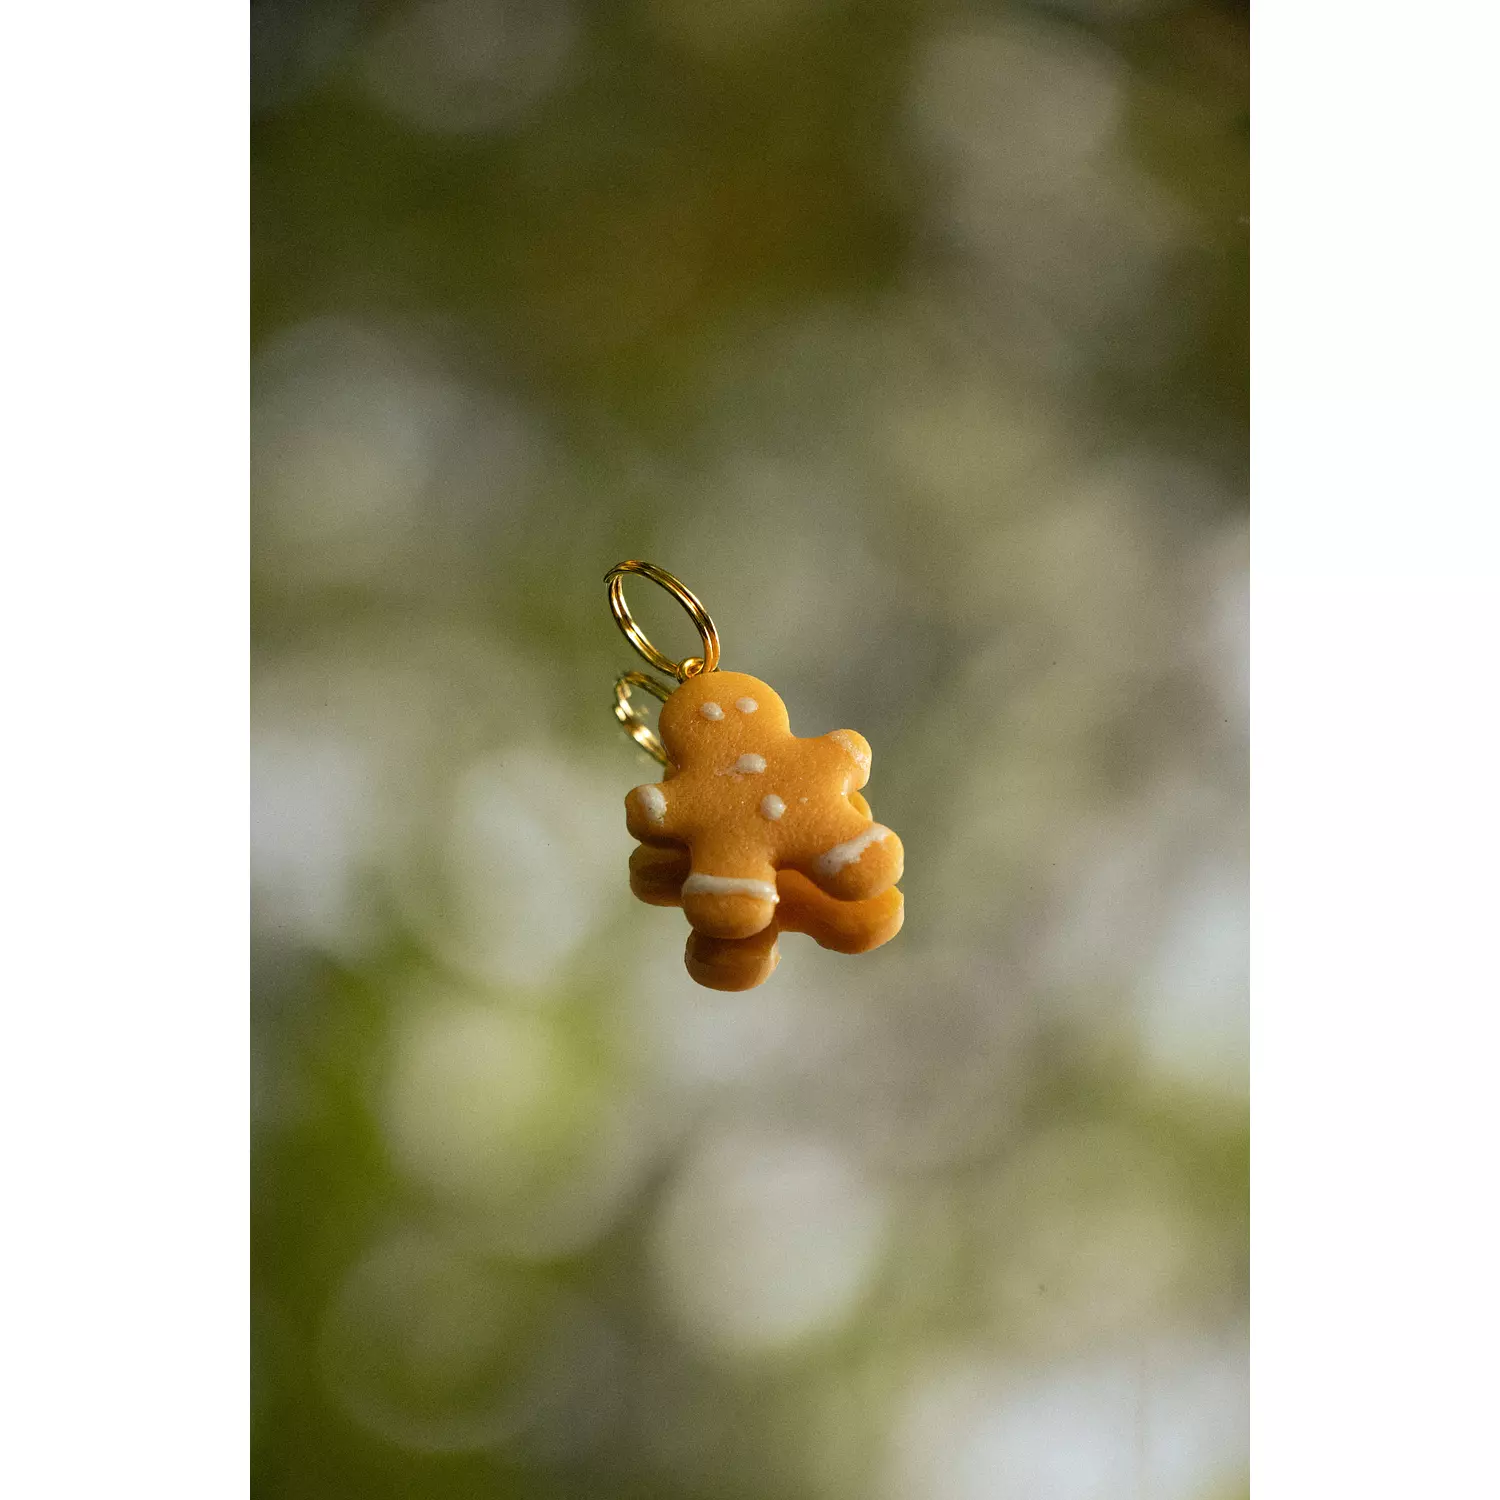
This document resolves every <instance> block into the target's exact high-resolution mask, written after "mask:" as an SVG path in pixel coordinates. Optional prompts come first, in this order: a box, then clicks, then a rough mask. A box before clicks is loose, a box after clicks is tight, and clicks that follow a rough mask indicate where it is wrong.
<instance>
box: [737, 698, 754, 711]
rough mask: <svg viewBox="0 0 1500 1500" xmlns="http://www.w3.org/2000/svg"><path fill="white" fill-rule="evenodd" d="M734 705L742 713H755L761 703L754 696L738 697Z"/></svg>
mask: <svg viewBox="0 0 1500 1500" xmlns="http://www.w3.org/2000/svg"><path fill="white" fill-rule="evenodd" d="M734 706H735V707H736V708H737V709H739V711H740V712H741V713H742V714H753V713H754V712H755V710H756V709H757V708H759V707H760V704H758V703H757V702H756V701H755V699H754V698H737V699H736V700H735V704H734Z"/></svg>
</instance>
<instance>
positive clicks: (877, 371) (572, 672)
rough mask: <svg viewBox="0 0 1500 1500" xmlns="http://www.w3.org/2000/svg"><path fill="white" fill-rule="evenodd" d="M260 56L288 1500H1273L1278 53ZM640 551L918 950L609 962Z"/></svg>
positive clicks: (269, 814) (314, 18)
mask: <svg viewBox="0 0 1500 1500" xmlns="http://www.w3.org/2000/svg"><path fill="white" fill-rule="evenodd" d="M252 24H253V42H254V80H253V85H254V86H253V93H254V99H255V120H254V126H253V150H254V159H253V184H254V200H253V216H254V245H253V260H254V288H253V323H254V350H253V357H254V371H253V393H254V394H253V399H254V412H253V433H254V475H253V479H254V497H255V498H254V518H253V556H254V580H253V587H254V634H255V659H254V705H253V711H254V724H255V737H254V747H253V764H254V806H253V851H254V870H253V883H254V884H253V889H254V903H253V905H254V910H253V918H254V976H255V994H254V1011H253V1057H254V1077H253V1097H254V1110H255V1116H254V1192H255V1201H254V1235H255V1239H254V1247H253V1267H254V1288H253V1311H254V1371H253V1375H254V1380H253V1385H254V1402H253V1412H252V1423H253V1442H254V1484H255V1490H256V1493H257V1494H258V1495H261V1496H264V1497H266V1500H272V1497H287V1500H293V1497H296V1500H341V1497H350V1500H355V1497H358V1500H382V1497H397V1496H401V1497H418V1496H420V1497H435V1500H444V1497H451V1500H469V1497H475V1500H477V1497H526V1500H553V1497H556V1500H582V1497H642V1500H646V1497H650V1500H690V1497H705V1500H706V1497H757V1500H760V1497H765V1500H1113V1497H1119V1500H1233V1497H1235V1496H1239V1495H1242V1494H1244V1493H1245V1489H1246V1463H1247V1458H1246V1405H1247V1400H1246V1369H1245V1364H1246V1346H1245V1322H1246V1300H1247V1289H1246V1259H1247V1204H1246V1199H1247V1187H1246V1183H1247V1144H1246V1142H1247V1131H1246V1114H1247V1106H1246V1095H1247V1087H1246V1082H1247V1080H1246V1016H1245V980H1246V974H1245V970H1246V905H1247V898H1246V868H1245V863H1246V861H1245V855H1246V851H1245V812H1246V748H1245V739H1246V642H1245V631H1246V618H1245V616H1246V591H1245V572H1246V518H1245V490H1246V388H1247V349H1246V342H1247V316H1246V314H1247V224H1246V216H1247V213H1248V206H1247V204H1248V200H1247V166H1248V162H1247V156H1248V151H1247V103H1246V101H1247V71H1248V60H1247V13H1246V8H1245V6H1244V5H1242V4H1237V3H1229V0H1185V3H1177V0H1051V3H1034V4H1029V5H1026V4H1015V3H1011V4H1004V3H993V4H967V5H964V4H950V3H921V0H904V3H903V0H638V3H632V0H615V3H611V4H605V3H586V0H406V3H399V4H376V3H359V0H303V3H291V0H263V3H257V4H255V5H254V6H253V7H252ZM632 556H633V557H645V558H649V559H651V560H653V561H655V562H658V563H660V564H662V565H663V566H665V567H668V568H670V569H672V570H673V571H675V572H677V573H678V574H680V575H681V576H682V577H683V578H684V579H685V580H686V581H687V582H688V584H689V585H690V586H691V587H692V588H694V589H695V590H696V591H697V592H698V593H699V594H700V595H701V596H702V597H703V599H704V600H705V602H706V603H707V605H708V607H709V609H710V610H711V611H712V612H713V614H714V616H715V619H716V621H717V623H718V625H719V628H720V631H721V633H722V635H723V638H724V663H725V665H726V666H729V667H733V668H735V669H738V670H743V671H748V672H752V673H755V674H756V675H758V676H760V677H763V678H765V679H766V680H768V681H769V682H771V683H772V684H773V685H774V686H775V687H776V688H777V689H778V690H779V691H780V692H781V694H782V695H783V697H785V699H786V700H787V703H788V706H789V708H790V710H791V714H792V722H793V726H794V728H795V729H796V730H797V731H798V732H799V733H802V734H814V733H821V732H823V731H826V730H829V729H833V728H836V727H839V726H849V727H852V728H856V729H859V730H860V731H862V732H863V733H864V734H866V735H867V736H868V737H869V739H870V740H871V742H872V743H873V745H874V747H875V764H874V774H873V777H872V780H871V783H870V786H869V788H868V794H869V796H870V798H871V801H872V803H873V806H874V808H875V812H876V815H877V816H878V817H880V818H881V819H882V820H883V821H885V822H888V823H889V824H891V826H893V827H894V828H896V829H897V830H898V831H899V832H900V834H901V836H902V838H903V840H904V841H905V844H906V849H907V864H908V875H907V878H906V879H905V880H904V881H903V883H902V884H903V889H904V890H905V892H906V899H907V922H906V927H905V930H904V931H903V932H902V934H901V935H900V936H899V937H898V938H897V939H896V940H895V941H894V942H893V943H891V944H890V945H889V946H887V947H885V948H883V949H881V950H879V951H878V952H877V953H875V954H872V955H869V956H866V957H863V958H858V959H848V958H841V957H838V956H836V955H833V954H829V953H825V952H823V951H822V950H820V949H817V948H816V947H814V946H812V945H811V944H810V943H808V942H807V941H806V940H805V939H801V938H797V937H789V938H787V939H786V940H785V941H784V943H783V962H782V965H781V968H780V969H779V971H778V972H777V974H776V975H775V976H774V978H773V979H772V980H771V981H770V982H769V983H768V984H766V985H765V986H764V987H763V988H761V989H758V990H754V991H751V992H749V993H747V994H743V995H723V994H716V993H713V992H710V991H707V990H702V989H698V988H697V987H695V986H694V985H693V984H692V983H691V981H690V980H689V979H688V978H687V976H686V973H685V972H684V970H683V967H682V943H683V939H684V937H685V931H686V930H685V926H684V924H683V921H682V917H681V914H680V913H678V912H673V911H663V910H656V909H651V908H647V907H644V906H641V905H639V904H637V903H635V902H634V901H633V900H632V899H631V897H630V895H629V892H628V888H627V884H626V859H627V857H628V854H629V852H630V848H631V847H632V846H631V841H630V839H629V838H628V836H627V834H626V832H625V824H624V814H623V807H622V798H623V796H624V794H625V792H626V791H627V790H628V789H629V788H630V787H631V786H633V785H635V784H636V783H638V782H640V781H642V780H646V779H650V778H651V777H652V776H653V775H654V770H653V766H652V763H651V762H650V761H649V760H647V759H646V758H645V757H644V756H643V755H642V754H641V753H640V752H638V751H637V750H636V749H635V748H634V747H633V746H631V745H630V744H629V742H628V741H627V740H626V739H625V738H624V736H623V735H622V734H621V733H620V731H619V729H618V727H617V726H616V725H615V724H614V723H613V721H612V720H611V718H610V717H609V713H608V706H609V702H610V688H611V683H612V681H613V679H614V677H615V675H616V674H617V673H618V672H619V671H621V670H624V669H625V668H627V667H630V666H635V665H639V663H638V662H636V661H635V659H634V658H633V657H632V655H631V653H630V652H629V649H628V648H627V646H626V645H625V643H624V641H623V640H622V639H621V638H620V636H619V635H618V634H617V633H616V631H615V628H614V626H613V624H612V623H611V621H610V619H609V615H608V612H607V608H606V604H605V598H604V589H603V585H602V576H603V574H604V572H605V570H606V569H607V568H608V567H609V566H610V565H611V564H613V563H615V562H617V561H619V560H620V559H622V558H624V557H632ZM630 597H631V602H632V606H633V607H634V608H636V610H637V612H638V613H639V614H640V615H641V616H642V617H643V619H644V621H645V623H646V624H647V626H648V628H649V629H650V630H651V633H652V634H653V636H654V637H656V638H658V639H659V640H660V641H661V643H662V644H663V645H664V646H665V647H666V648H667V649H668V650H670V651H673V652H674V653H675V654H682V653H684V652H685V651H687V650H688V649H690V647H691V646H692V643H693V639H694V637H693V635H692V632H691V629H690V627H689V626H688V625H687V622H686V620H685V618H684V617H682V616H681V615H680V613H678V612H677V611H676V610H675V606H673V605H672V604H671V603H670V601H668V600H666V598H665V596H663V595H661V594H659V593H657V592H656V591H655V590H653V589H651V587H650V586H649V585H646V584H638V585H637V586H636V587H634V588H633V589H632V590H631V595H630Z"/></svg>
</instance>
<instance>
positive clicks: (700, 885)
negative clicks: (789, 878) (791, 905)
mask: <svg viewBox="0 0 1500 1500" xmlns="http://www.w3.org/2000/svg"><path fill="white" fill-rule="evenodd" d="M682 894H683V895H684V896H755V897H757V898H759V899H760V900H761V901H776V900H779V899H780V898H779V897H778V896H777V894H776V887H775V886H774V885H772V884H771V882H770V881H769V880H741V879H739V878H738V877H736V876H734V875H689V876H688V878H687V879H686V880H684V881H683V882H682Z"/></svg>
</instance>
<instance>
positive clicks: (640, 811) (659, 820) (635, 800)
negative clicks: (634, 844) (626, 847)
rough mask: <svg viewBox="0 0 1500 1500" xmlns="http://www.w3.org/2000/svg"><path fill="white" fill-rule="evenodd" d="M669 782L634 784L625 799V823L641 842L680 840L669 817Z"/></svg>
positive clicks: (670, 800)
mask: <svg viewBox="0 0 1500 1500" xmlns="http://www.w3.org/2000/svg"><path fill="white" fill-rule="evenodd" d="M672 803H673V793H672V786H671V783H670V782H665V781H652V782H647V783H646V785H645V786H638V787H636V788H635V789H634V790H633V791H631V792H630V793H629V794H628V795H627V796H626V798H625V826H626V827H627V828H628V829H629V830H630V835H631V837H632V838H636V839H639V840H640V841H641V842H642V843H643V844H671V843H680V842H681V841H682V835H681V832H680V830H679V829H678V827H677V823H676V820H675V819H674V818H673V816H672V813H673V808H672Z"/></svg>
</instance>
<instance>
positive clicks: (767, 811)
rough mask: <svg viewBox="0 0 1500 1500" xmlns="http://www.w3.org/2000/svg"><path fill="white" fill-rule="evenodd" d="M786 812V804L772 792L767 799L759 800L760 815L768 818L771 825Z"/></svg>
mask: <svg viewBox="0 0 1500 1500" xmlns="http://www.w3.org/2000/svg"><path fill="white" fill-rule="evenodd" d="M785 811H786V803H785V802H783V801H782V800H781V798H780V797H778V796H777V795H776V793H775V792H772V793H771V795H770V796H768V797H762V798H761V799H760V815H761V817H763V818H769V819H770V820H771V821H772V822H773V823H774V822H775V821H776V820H777V818H779V817H780V816H781V815H782V813H784V812H785Z"/></svg>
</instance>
